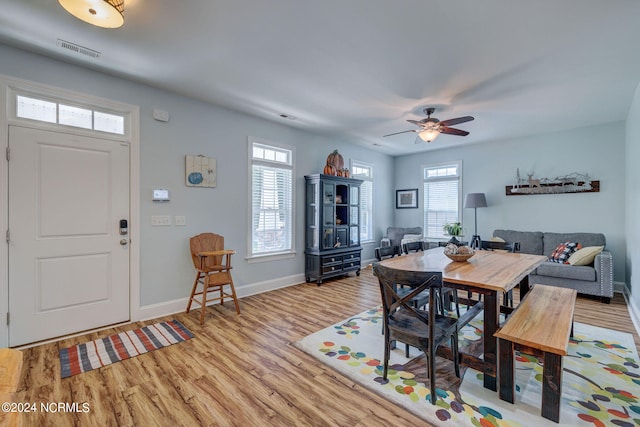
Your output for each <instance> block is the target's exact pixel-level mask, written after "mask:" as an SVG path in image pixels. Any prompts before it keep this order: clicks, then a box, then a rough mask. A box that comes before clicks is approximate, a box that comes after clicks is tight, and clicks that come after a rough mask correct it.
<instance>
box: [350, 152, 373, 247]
mask: <svg viewBox="0 0 640 427" xmlns="http://www.w3.org/2000/svg"><path fill="white" fill-rule="evenodd" d="M356 166H357V167H361V168H367V169H369V172H370V174H371V175H370V177H364V176H361V175H354V174H353V170H354V167H356ZM350 168H351V177H352V178H357V179H361V180H363V181H367V182H370V183H371V206H370V211H369V230H368V234H369V238H368V239H366V240H363V239H362V212H363V211H362V188H360V197H361V199H360V218H358V221H359V222H360V227H361V228H360V230H361V231H360V244H361V245H363V244H366V243H372V242H375V237H374V235H373V224H374V222H373V211H374V209H373V202H374V199H375V191H374V188H375V178H374V177H375V175H374V165H373V163H368V162H362V161H360V160H354V159H351V161H350Z"/></svg>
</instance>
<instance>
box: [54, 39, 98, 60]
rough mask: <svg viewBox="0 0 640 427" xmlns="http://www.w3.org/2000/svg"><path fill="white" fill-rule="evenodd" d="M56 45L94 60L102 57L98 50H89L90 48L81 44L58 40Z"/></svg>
mask: <svg viewBox="0 0 640 427" xmlns="http://www.w3.org/2000/svg"><path fill="white" fill-rule="evenodd" d="M56 44H57V45H58V47H61V48H64V49H69V50H70V51H72V52H75V53H80V54H82V55H86V56H90V57H92V58H97V57H99V56H100V52H98V51H97V50H93V49H89V48H88V47H84V46H80V45H79V44H75V43H71V42H68V41H66V40H62V39H58V41H57V43H56Z"/></svg>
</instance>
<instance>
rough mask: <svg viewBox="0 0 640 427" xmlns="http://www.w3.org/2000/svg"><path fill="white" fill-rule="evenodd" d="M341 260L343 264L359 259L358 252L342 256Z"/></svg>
mask: <svg viewBox="0 0 640 427" xmlns="http://www.w3.org/2000/svg"><path fill="white" fill-rule="evenodd" d="M342 259H343V260H344V262H347V261H351V260H354V259H360V251H358V252H352V253H348V254H344V255H343V256H342Z"/></svg>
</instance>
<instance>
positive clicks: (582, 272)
mask: <svg viewBox="0 0 640 427" xmlns="http://www.w3.org/2000/svg"><path fill="white" fill-rule="evenodd" d="M535 274H537V275H538V276H550V277H557V278H560V279H574V280H586V281H594V280H596V269H595V268H593V267H587V266H575V265H569V264H558V263H556V262H543V263H542V264H540V266H538V268H537V270H536V272H535Z"/></svg>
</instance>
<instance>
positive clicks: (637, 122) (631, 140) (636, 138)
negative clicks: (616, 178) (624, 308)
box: [624, 85, 640, 327]
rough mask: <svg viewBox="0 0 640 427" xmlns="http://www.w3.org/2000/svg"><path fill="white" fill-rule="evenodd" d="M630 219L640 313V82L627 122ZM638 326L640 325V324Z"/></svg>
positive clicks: (632, 278)
mask: <svg viewBox="0 0 640 427" xmlns="http://www.w3.org/2000/svg"><path fill="white" fill-rule="evenodd" d="M626 124H627V126H626V132H627V133H626V144H625V159H626V168H625V172H626V186H627V195H626V218H625V223H624V224H625V226H624V229H625V233H626V236H627V259H626V272H627V280H628V284H629V288H630V291H631V306H632V308H633V310H634V311H635V312H636V316H637V315H638V314H640V313H638V312H637V310H638V309H639V308H640V292H639V291H638V289H640V274H638V273H636V272H635V270H634V266H635V267H638V266H640V221H639V220H638V217H639V215H638V212H640V167H638V162H639V161H640V85H638V87H637V88H636V93H635V96H634V98H633V103H632V104H631V108H630V109H629V115H628V116H627V121H626ZM636 327H638V325H636Z"/></svg>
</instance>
